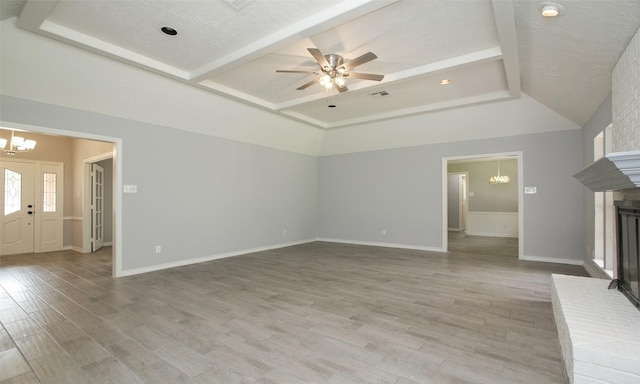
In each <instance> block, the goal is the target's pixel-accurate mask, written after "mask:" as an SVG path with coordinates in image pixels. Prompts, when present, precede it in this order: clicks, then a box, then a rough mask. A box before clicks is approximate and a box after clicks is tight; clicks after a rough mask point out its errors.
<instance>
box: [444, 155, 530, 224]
mask: <svg viewBox="0 0 640 384" xmlns="http://www.w3.org/2000/svg"><path fill="white" fill-rule="evenodd" d="M448 170H449V172H468V173H469V181H468V183H469V192H473V196H469V199H468V201H469V211H471V212H518V161H517V160H516V159H502V160H500V174H501V175H503V176H509V177H510V178H511V181H510V182H509V183H507V184H489V177H491V176H495V175H497V174H498V161H497V160H488V161H475V162H464V163H454V164H451V163H450V164H449V166H448Z"/></svg>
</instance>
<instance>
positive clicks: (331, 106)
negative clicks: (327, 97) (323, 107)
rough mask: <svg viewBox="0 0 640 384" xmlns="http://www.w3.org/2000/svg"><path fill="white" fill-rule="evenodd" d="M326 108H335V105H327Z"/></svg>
mask: <svg viewBox="0 0 640 384" xmlns="http://www.w3.org/2000/svg"><path fill="white" fill-rule="evenodd" d="M327 107H329V108H335V107H336V105H335V104H329V105H327Z"/></svg>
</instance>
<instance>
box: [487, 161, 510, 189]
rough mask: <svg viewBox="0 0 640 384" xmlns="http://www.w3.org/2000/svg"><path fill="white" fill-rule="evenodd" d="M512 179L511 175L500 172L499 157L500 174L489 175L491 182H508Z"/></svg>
mask: <svg viewBox="0 0 640 384" xmlns="http://www.w3.org/2000/svg"><path fill="white" fill-rule="evenodd" d="M509 181H511V179H510V178H509V176H504V175H501V174H500V159H498V175H497V176H491V177H489V184H507V183H508V182H509Z"/></svg>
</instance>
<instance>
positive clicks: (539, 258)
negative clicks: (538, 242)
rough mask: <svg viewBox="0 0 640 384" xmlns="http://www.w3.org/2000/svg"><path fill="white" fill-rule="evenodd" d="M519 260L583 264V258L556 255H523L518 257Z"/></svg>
mask: <svg viewBox="0 0 640 384" xmlns="http://www.w3.org/2000/svg"><path fill="white" fill-rule="evenodd" d="M520 260H526V261H540V262H544V263H556V264H569V265H584V261H583V260H576V259H562V258H558V257H544V256H531V255H524V256H522V257H521V258H520Z"/></svg>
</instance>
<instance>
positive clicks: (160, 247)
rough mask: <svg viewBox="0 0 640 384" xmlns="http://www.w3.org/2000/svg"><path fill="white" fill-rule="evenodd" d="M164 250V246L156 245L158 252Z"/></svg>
mask: <svg viewBox="0 0 640 384" xmlns="http://www.w3.org/2000/svg"><path fill="white" fill-rule="evenodd" d="M160 252H162V246H160V245H156V253H160Z"/></svg>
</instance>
